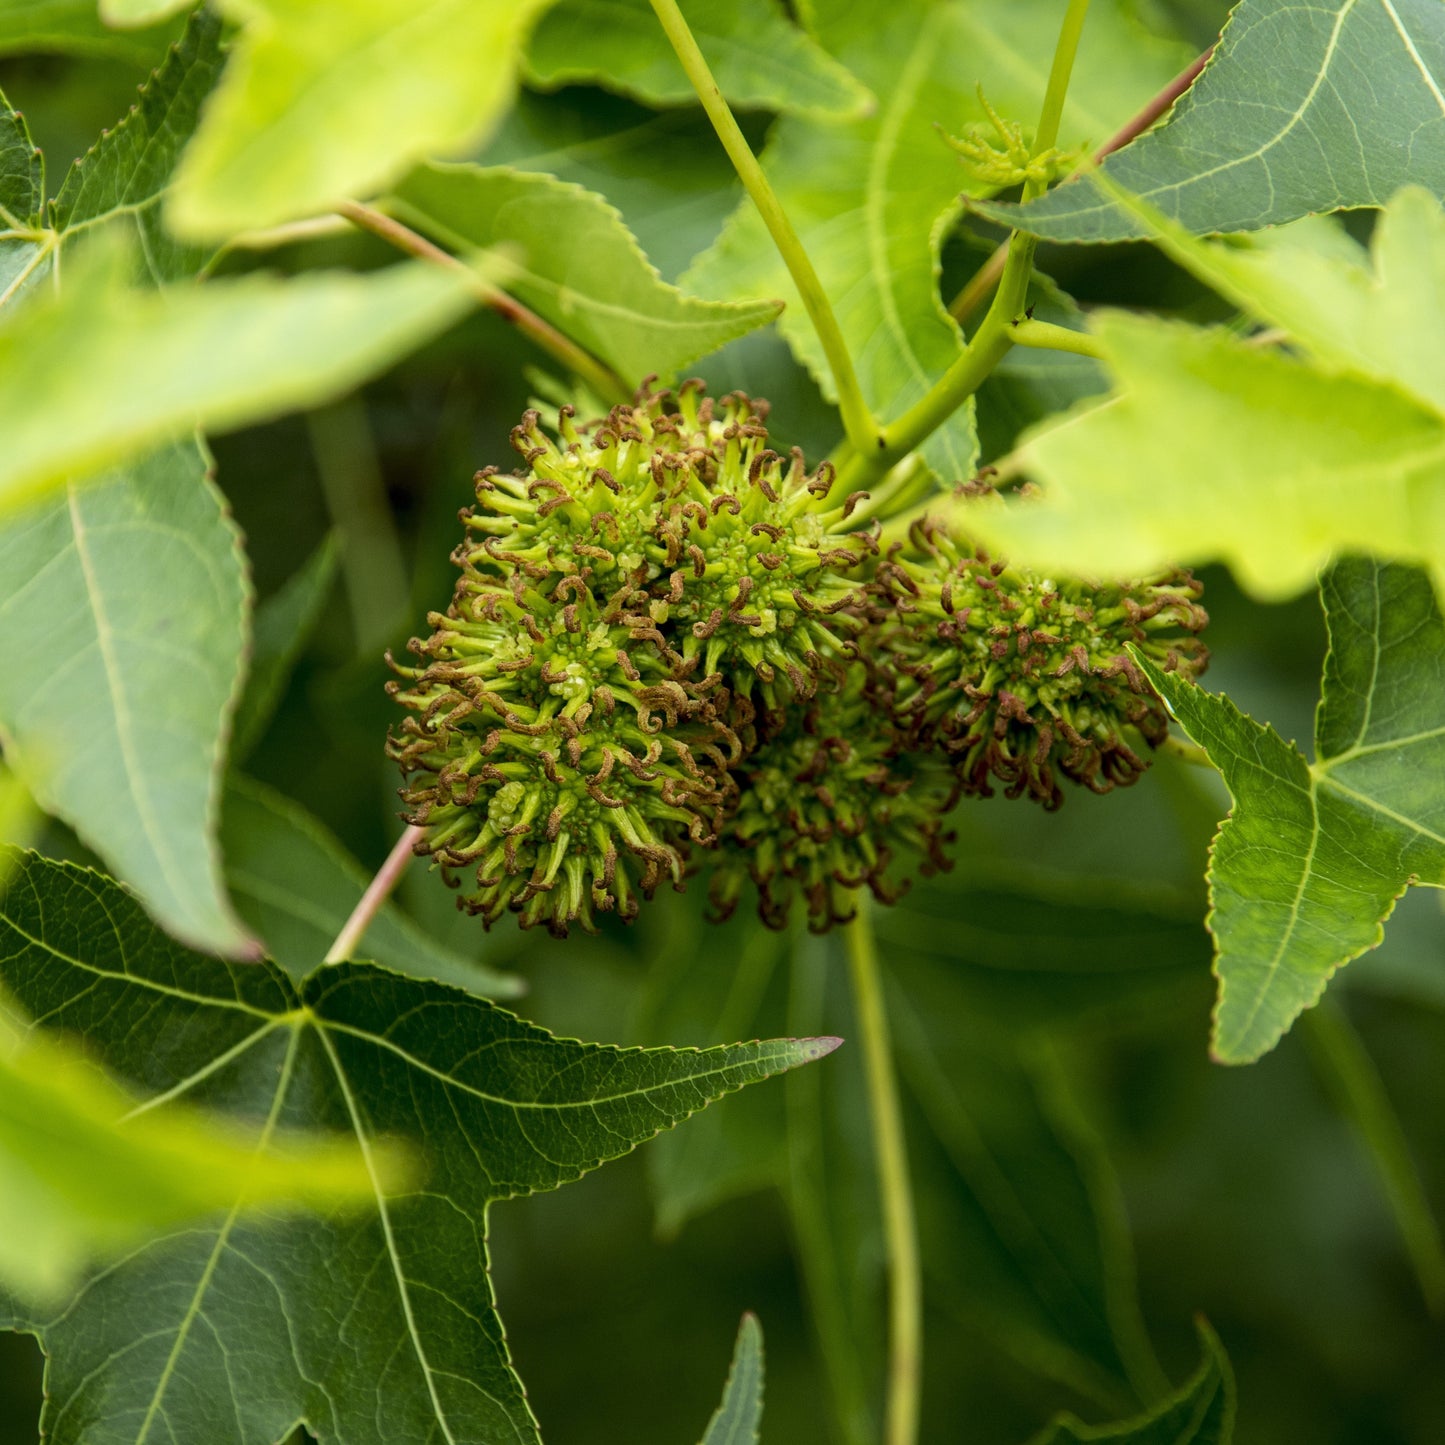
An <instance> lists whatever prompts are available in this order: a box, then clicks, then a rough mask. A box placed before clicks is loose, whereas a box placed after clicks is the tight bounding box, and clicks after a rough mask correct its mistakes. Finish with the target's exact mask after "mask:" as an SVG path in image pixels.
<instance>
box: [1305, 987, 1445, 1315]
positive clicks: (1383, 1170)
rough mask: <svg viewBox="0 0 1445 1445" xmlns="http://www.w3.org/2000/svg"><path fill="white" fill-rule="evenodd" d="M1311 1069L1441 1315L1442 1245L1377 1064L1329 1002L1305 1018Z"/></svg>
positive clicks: (1433, 1309)
mask: <svg viewBox="0 0 1445 1445" xmlns="http://www.w3.org/2000/svg"><path fill="white" fill-rule="evenodd" d="M1302 1022H1303V1024H1304V1026H1305V1027H1304V1037H1305V1041H1306V1043H1307V1044H1308V1045H1309V1048H1310V1052H1311V1054H1312V1055H1313V1056H1314V1060H1315V1065H1316V1067H1317V1068H1318V1069H1319V1071H1320V1073H1321V1074H1322V1075H1323V1076H1324V1079H1325V1082H1326V1084H1327V1085H1328V1086H1329V1088H1330V1089H1331V1091H1332V1092H1333V1093H1334V1094H1335V1096H1336V1097H1337V1098H1338V1100H1339V1103H1340V1107H1341V1108H1342V1109H1343V1111H1344V1113H1345V1116H1346V1117H1347V1118H1348V1119H1349V1121H1350V1123H1351V1124H1353V1125H1354V1127H1355V1131H1356V1133H1357V1134H1358V1135H1359V1138H1360V1142H1361V1143H1362V1144H1363V1145H1364V1146H1365V1148H1366V1150H1367V1151H1368V1152H1369V1155H1370V1158H1371V1160H1372V1161H1373V1162H1374V1165H1375V1169H1376V1170H1377V1172H1378V1173H1379V1176H1380V1183H1381V1184H1382V1185H1383V1186H1384V1190H1385V1196H1386V1198H1387V1199H1388V1200H1389V1202H1390V1209H1391V1211H1392V1212H1393V1214H1394V1216H1395V1223H1396V1224H1397V1225H1398V1227H1399V1230H1400V1234H1401V1236H1402V1237H1403V1238H1404V1241H1405V1248H1406V1250H1407V1251H1408V1252H1409V1255H1410V1259H1411V1261H1412V1263H1413V1264H1414V1266H1415V1277H1416V1279H1417V1280H1418V1281H1419V1284H1420V1292H1421V1294H1423V1295H1424V1296H1425V1303H1426V1305H1427V1306H1428V1307H1429V1310H1430V1313H1431V1314H1432V1315H1434V1316H1435V1317H1436V1318H1437V1319H1439V1318H1441V1317H1442V1316H1445V1245H1442V1243H1441V1240H1440V1230H1439V1227H1438V1226H1437V1225H1436V1223H1435V1220H1434V1217H1433V1216H1432V1215H1431V1213H1430V1204H1429V1201H1428V1200H1427V1199H1426V1197H1425V1189H1424V1186H1423V1185H1422V1184H1421V1182H1420V1175H1419V1173H1418V1171H1417V1170H1416V1168H1415V1162H1414V1160H1413V1159H1412V1158H1411V1157H1410V1144H1409V1141H1408V1140H1407V1139H1406V1138H1405V1131H1404V1130H1403V1129H1402V1128H1401V1127H1400V1120H1399V1118H1398V1117H1397V1115H1396V1114H1395V1110H1394V1107H1393V1106H1392V1105H1391V1103H1390V1096H1389V1095H1388V1094H1387V1093H1386V1092H1385V1084H1384V1080H1383V1079H1381V1078H1380V1073H1379V1070H1378V1069H1376V1067H1375V1061H1374V1060H1373V1059H1372V1058H1371V1057H1370V1055H1369V1053H1368V1052H1367V1051H1366V1049H1365V1045H1364V1042H1363V1040H1361V1038H1360V1036H1359V1034H1357V1033H1356V1032H1355V1030H1354V1028H1353V1027H1352V1026H1351V1024H1350V1021H1349V1019H1348V1017H1346V1015H1345V1012H1344V1010H1343V1009H1342V1008H1340V1006H1339V1005H1338V1004H1337V1003H1335V1002H1334V1001H1333V1000H1332V999H1326V1000H1325V1001H1324V1002H1322V1003H1320V1004H1319V1005H1317V1006H1316V1007H1315V1008H1313V1009H1311V1010H1310V1011H1309V1012H1308V1013H1306V1014H1305V1015H1304V1018H1303V1020H1302Z"/></svg>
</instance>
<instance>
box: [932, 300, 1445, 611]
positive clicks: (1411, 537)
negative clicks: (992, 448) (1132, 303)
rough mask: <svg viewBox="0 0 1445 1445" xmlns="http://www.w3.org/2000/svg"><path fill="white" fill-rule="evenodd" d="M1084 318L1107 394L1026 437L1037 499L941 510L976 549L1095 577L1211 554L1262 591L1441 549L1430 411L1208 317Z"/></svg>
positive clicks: (1443, 516)
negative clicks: (1207, 325)
mask: <svg viewBox="0 0 1445 1445" xmlns="http://www.w3.org/2000/svg"><path fill="white" fill-rule="evenodd" d="M1093 330H1094V334H1095V336H1096V337H1097V339H1098V341H1099V344H1100V346H1101V347H1102V349H1103V352H1104V355H1105V359H1106V362H1107V364H1108V366H1109V368H1110V370H1111V372H1112V373H1113V377H1114V383H1115V387H1116V392H1117V394H1116V395H1115V397H1114V398H1112V399H1111V400H1110V401H1108V402H1107V403H1106V404H1104V405H1101V406H1093V407H1091V408H1090V409H1088V410H1076V411H1074V412H1072V413H1069V414H1068V415H1066V416H1064V417H1062V418H1060V419H1058V420H1056V421H1054V422H1051V423H1047V424H1045V425H1044V426H1042V427H1040V428H1039V429H1037V430H1035V431H1034V432H1032V433H1030V434H1029V435H1027V436H1026V437H1025V438H1024V441H1023V443H1022V445H1021V447H1020V451H1019V459H1020V460H1021V461H1022V462H1023V464H1024V466H1025V467H1026V469H1027V470H1028V471H1029V473H1030V474H1031V475H1032V476H1034V477H1036V478H1037V479H1038V480H1039V481H1040V482H1041V483H1042V484H1043V491H1042V495H1041V496H1031V497H1029V498H1028V499H1026V500H1019V501H1017V502H1014V501H1010V502H1007V503H1005V502H1002V501H1001V500H1000V499H999V498H998V497H990V498H986V499H984V500H983V502H981V503H980V504H978V505H971V506H965V507H963V508H961V509H960V510H959V511H958V512H957V513H956V518H957V520H958V522H959V524H960V525H961V526H963V527H964V528H965V530H967V531H968V533H969V534H970V535H971V536H974V537H975V538H977V540H978V541H980V542H981V543H983V544H984V545H985V546H988V547H990V548H992V549H996V550H997V551H999V552H1001V553H1003V554H1005V555H1007V556H1010V557H1014V558H1016V559H1017V560H1018V561H1020V562H1023V563H1027V564H1028V565H1030V566H1035V567H1039V568H1043V569H1045V570H1050V569H1054V568H1059V569H1062V570H1066V571H1070V572H1075V573H1085V574H1095V575H1104V576H1135V577H1142V576H1148V575H1149V574H1151V573H1153V572H1156V571H1158V570H1159V569H1160V568H1163V567H1168V566H1171V565H1173V564H1174V563H1177V562H1184V563H1198V562H1216V561H1217V562H1223V563H1225V564H1227V565H1228V566H1229V567H1230V568H1231V569H1232V570H1233V571H1234V574H1235V576H1236V577H1237V578H1238V579H1239V582H1240V584H1241V585H1242V586H1243V587H1244V588H1246V589H1247V590H1248V591H1249V592H1251V593H1253V594H1254V595H1255V596H1256V597H1258V598H1260V599H1262V600H1265V601H1278V600H1280V599H1283V598H1285V597H1290V596H1293V595H1294V594H1295V593H1297V592H1300V591H1302V590H1303V589H1304V588H1306V587H1308V586H1310V585H1312V583H1313V581H1314V579H1315V577H1316V576H1317V574H1318V572H1319V569H1320V568H1321V567H1323V566H1325V565H1326V564H1327V563H1328V562H1329V561H1330V559H1331V558H1332V557H1334V556H1335V555H1336V554H1337V553H1339V552H1340V551H1341V550H1344V549H1354V550H1361V551H1369V552H1374V553H1377V554H1379V555H1381V556H1385V557H1394V558H1397V559H1399V560H1403V561H1411V562H1420V563H1429V564H1432V565H1434V566H1436V567H1437V568H1438V567H1440V566H1441V565H1442V563H1445V510H1442V504H1441V501H1440V485H1439V479H1440V477H1441V475H1442V469H1445V417H1442V416H1440V415H1437V414H1433V413H1431V412H1428V411H1426V410H1425V409H1424V408H1422V407H1421V406H1419V405H1417V404H1416V403H1415V402H1414V401H1412V400H1411V399H1410V398H1408V397H1407V396H1405V395H1404V394H1403V393H1402V392H1401V391H1400V390H1399V388H1398V387H1394V386H1390V385H1388V384H1385V383H1382V382H1378V381H1374V380H1372V379H1369V378H1366V377H1360V376H1353V375H1348V374H1344V373H1341V372H1339V371H1337V370H1335V369H1330V370H1324V369H1321V368H1319V367H1317V366H1314V365H1312V364H1311V363H1310V362H1308V361H1306V360H1303V359H1300V358H1298V357H1295V356H1292V355H1289V354H1286V353H1283V352H1279V351H1273V350H1267V349H1265V348H1262V347H1259V346H1255V345H1251V344H1250V343H1249V342H1247V341H1243V340H1241V339H1240V338H1238V337H1236V336H1233V335H1231V334H1229V333H1228V332H1226V331H1223V330H1210V329H1204V328H1200V327H1192V326H1185V325H1182V324H1180V323H1178V322H1172V321H1161V320H1158V319H1156V318H1153V317H1136V316H1130V315H1125V314H1124V313H1122V312H1109V313H1102V314H1099V315H1096V316H1095V318H1094V324H1093Z"/></svg>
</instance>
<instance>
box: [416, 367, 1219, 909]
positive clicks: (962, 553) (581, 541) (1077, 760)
mask: <svg viewBox="0 0 1445 1445" xmlns="http://www.w3.org/2000/svg"><path fill="white" fill-rule="evenodd" d="M765 414H766V407H765V404H762V403H757V402H753V401H750V400H749V399H748V398H747V397H744V396H741V395H732V396H728V397H724V398H722V399H721V400H720V401H714V400H713V399H711V398H709V397H708V396H706V395H705V394H704V393H703V391H702V389H701V387H700V386H699V385H698V384H697V383H686V384H684V385H683V386H682V387H680V388H679V389H678V391H677V392H676V393H675V394H674V393H671V392H666V391H663V392H656V393H652V394H643V395H641V396H640V397H639V399H638V401H637V402H636V403H635V404H634V405H632V406H619V407H616V408H614V409H613V410H612V411H611V412H609V413H608V414H607V415H606V416H605V417H602V418H600V419H599V420H595V421H592V422H589V423H586V424H578V422H577V419H576V416H575V415H574V413H573V412H572V411H571V409H570V408H567V407H564V408H562V411H561V413H560V415H559V417H558V422H557V427H556V429H555V432H549V431H547V430H544V429H543V427H542V425H541V420H540V417H539V415H538V414H537V413H536V412H528V413H527V415H526V416H525V417H524V418H523V420H522V424H521V425H520V426H519V427H518V428H517V429H516V430H515V432H514V433H513V438H512V440H513V445H514V447H515V449H516V451H517V452H518V453H519V455H520V456H521V459H522V463H523V466H522V467H521V468H519V469H518V470H516V471H514V472H511V473H502V472H500V471H499V470H498V469H496V468H494V467H489V468H487V469H486V470H485V471H483V472H481V473H479V474H478V476H477V478H476V493H477V503H476V505H475V506H474V507H470V508H468V509H466V510H464V511H463V512H462V514H461V516H462V521H463V523H464V526H465V538H464V540H463V542H462V544H461V545H460V546H459V547H458V548H457V549H456V551H455V552H454V553H453V561H454V562H455V563H456V565H457V567H458V568H459V570H460V577H459V579H458V582H457V585H456V590H455V593H454V595H453V598H452V601H451V605H450V606H449V607H448V608H447V610H446V612H445V613H432V614H431V615H430V616H429V617H428V623H429V625H430V627H431V633H430V635H429V636H428V637H427V638H425V639H413V640H412V642H411V644H410V650H411V652H412V653H413V654H414V657H415V662H414V664H411V665H403V664H401V663H399V662H397V661H395V660H392V667H393V669H394V670H395V671H396V672H397V674H398V675H399V676H398V680H397V681H393V682H392V683H390V684H388V688H389V690H390V692H391V693H392V695H393V696H394V697H395V698H396V700H397V701H398V702H399V703H401V704H402V706H403V707H404V708H405V709H406V716H405V717H404V718H403V720H402V722H401V724H400V725H399V727H398V728H397V729H396V730H395V731H394V732H393V733H392V735H391V737H390V739H389V740H388V750H389V752H390V754H391V756H392V757H393V758H395V759H396V761H397V762H398V763H399V764H400V765H401V768H402V771H403V773H404V775H405V776H406V779H407V782H406V786H405V787H404V788H403V790H402V798H403V801H404V802H405V804H406V808H407V811H406V817H407V819H408V821H409V822H411V823H412V824H414V825H416V826H418V827H420V828H421V829H423V830H424V835H423V839H422V841H421V842H420V843H419V844H418V845H417V846H418V851H419V852H423V853H426V854H430V855H431V856H432V857H433V859H434V860H435V861H436V863H437V864H438V865H439V866H440V868H441V870H442V872H443V874H444V875H445V876H446V877H447V879H448V881H449V882H451V883H453V884H454V885H455V886H460V885H461V884H462V883H463V881H464V880H465V881H466V882H467V886H466V888H465V889H463V892H462V893H461V895H460V897H459V904H460V905H461V906H463V907H465V908H466V909H468V910H469V911H471V912H473V913H477V914H480V915H481V917H482V918H483V919H484V920H485V921H486V922H487V923H489V924H490V923H492V922H495V921H496V920H497V919H499V918H501V917H503V916H504V915H505V914H506V913H508V912H511V913H515V914H516V915H518V917H519V919H520V921H521V923H522V925H523V926H524V927H528V926H531V925H534V924H545V925H546V926H547V927H548V928H550V929H551V930H552V931H553V932H554V933H559V934H561V933H565V932H566V931H567V929H568V927H569V925H571V924H574V923H575V924H578V925H579V926H581V927H583V928H589V929H590V928H592V927H593V926H594V922H595V916H596V915H597V914H599V913H607V912H616V913H617V914H619V915H620V916H621V917H623V918H625V919H630V918H632V917H633V916H634V915H635V914H636V912H637V909H638V906H639V900H641V899H645V898H648V897H650V896H651V895H652V894H653V892H654V891H655V890H656V889H657V888H659V887H660V886H661V885H662V884H664V883H669V884H671V885H673V886H674V887H678V888H681V887H682V886H683V884H684V882H685V881H686V879H687V878H688V877H689V876H691V875H693V874H698V873H706V874H707V883H708V889H709V896H710V899H711V902H712V904H713V907H714V910H715V912H716V913H717V914H719V915H726V914H727V913H730V912H731V911H732V910H733V909H734V908H735V907H736V906H737V904H738V902H739V899H740V898H741V896H742V894H743V892H744V891H745V889H747V888H748V887H749V886H752V887H753V888H755V889H756V891H757V895H758V899H759V906H760V910H761V913H762V916H763V918H764V919H765V920H766V921H767V922H768V923H769V924H771V925H773V926H775V927H781V926H783V924H784V922H785V921H786V919H787V917H788V915H789V913H790V911H791V909H792V906H793V904H794V902H795V900H800V901H801V904H802V906H803V907H804V909H805V910H806V913H807V918H808V922H809V924H810V926H811V927H813V928H814V929H815V930H819V931H821V930H823V929H826V928H828V927H831V926H832V925H834V924H836V923H839V922H843V921H845V920H846V919H848V918H849V917H851V916H852V913H853V911H854V907H855V903H854V899H855V895H856V891H857V890H858V889H859V888H861V887H864V886H866V887H868V888H870V889H871V890H872V892H873V893H874V894H875V895H876V896H878V897H879V898H880V899H883V900H885V901H886V900H891V899H892V898H894V897H896V896H897V893H898V891H899V890H900V889H901V887H903V886H906V881H907V876H908V874H909V873H910V872H911V871H914V870H918V871H923V872H929V871H932V870H933V869H935V868H940V867H946V866H947V859H946V856H945V853H944V848H945V845H946V844H947V842H948V841H949V839H950V837H951V835H950V834H948V833H946V832H945V819H946V817H947V814H948V813H949V812H950V810H951V809H952V807H953V806H954V804H955V803H956V802H957V801H958V799H959V798H960V797H961V796H962V795H964V794H987V793H988V792H989V791H990V787H991V784H992V782H993V781H998V782H1001V783H1002V784H1003V785H1004V787H1005V789H1006V791H1007V792H1008V793H1009V795H1010V796H1019V795H1023V794H1027V795H1029V796H1031V797H1034V798H1036V799H1038V800H1040V801H1042V802H1043V803H1044V804H1045V805H1046V806H1048V807H1055V806H1057V804H1058V802H1059V801H1060V799H1061V796H1062V794H1061V790H1060V786H1059V779H1060V777H1063V778H1068V779H1071V780H1073V781H1075V782H1078V783H1081V784H1083V785H1084V786H1085V787H1088V788H1092V789H1094V790H1095V791H1104V790H1106V789H1108V788H1110V787H1113V786H1115V785H1117V784H1123V783H1129V782H1132V781H1133V780H1134V779H1135V778H1136V777H1137V776H1138V775H1139V773H1141V772H1142V771H1143V769H1144V767H1145V766H1146V763H1145V756H1144V754H1145V751H1146V750H1147V748H1148V747H1149V746H1151V745H1156V744H1157V743H1158V742H1159V741H1161V740H1162V738H1163V737H1164V735H1165V733H1166V731H1167V727H1168V719H1167V715H1166V714H1165V712H1164V710H1163V706H1162V704H1161V703H1160V702H1159V700H1158V699H1157V698H1156V697H1155V696H1154V694H1153V693H1152V692H1151V691H1150V689H1149V687H1148V685H1147V683H1146V682H1145V680H1144V677H1143V675H1142V673H1141V672H1140V670H1139V668H1138V667H1137V665H1136V664H1135V662H1134V661H1133V659H1132V658H1131V657H1130V655H1129V653H1128V651H1126V644H1128V645H1132V646H1134V647H1136V648H1138V649H1139V650H1140V651H1141V652H1143V653H1144V654H1145V655H1147V656H1149V657H1151V658H1153V659H1154V660H1156V661H1158V662H1159V663H1160V664H1161V665H1162V666H1163V667H1165V668H1166V669H1173V668H1184V669H1186V670H1188V671H1191V672H1197V671H1198V670H1199V669H1200V668H1201V667H1202V666H1203V662H1204V651H1203V648H1202V646H1201V645H1200V643H1199V640H1198V636H1197V634H1198V632H1199V630H1200V628H1201V627H1202V626H1203V624H1204V621H1205V614H1204V612H1203V609H1202V608H1201V607H1200V606H1199V604H1198V597H1199V592H1200V589H1199V585H1198V584H1197V583H1196V582H1195V581H1194V580H1193V579H1192V578H1190V577H1189V576H1188V575H1187V574H1171V575H1169V576H1163V577H1158V578H1154V579H1150V580H1147V581H1144V582H1136V583H1129V584H1097V583H1087V582H1084V581H1081V580H1078V579H1059V580H1057V581H1055V580H1051V579H1047V578H1043V577H1039V576H1036V575H1033V574H1030V573H1028V572H1026V571H1024V570H1022V569H1018V568H1013V567H1008V566H1005V565H1004V564H1002V563H1000V562H995V561H991V560H990V559H989V558H988V557H986V556H985V555H983V553H981V552H979V551H977V550H976V549H974V548H973V547H972V546H971V545H970V544H968V543H966V542H963V541H961V540H960V539H959V538H958V537H957V536H956V535H955V534H953V533H951V532H950V531H948V530H947V529H945V528H944V527H943V526H942V525H940V524H939V523H937V522H936V521H931V520H927V519H925V520H923V521H921V522H919V523H917V524H915V526H914V527H913V528H912V530H911V531H910V532H909V534H908V537H907V540H906V542H894V543H893V544H892V545H890V546H888V547H886V548H885V547H883V546H882V545H881V541H880V528H879V525H878V523H877V522H876V521H874V522H872V523H871V524H870V525H868V526H866V527H863V526H859V525H858V524H857V523H856V521H850V517H852V516H853V515H854V512H855V508H856V507H857V506H858V504H859V502H860V501H862V500H863V498H862V496H861V494H860V495H855V496H853V497H849V498H846V499H843V500H841V501H839V500H837V499H835V498H834V497H833V495H832V493H833V490H834V488H833V476H832V470H831V468H830V467H829V466H828V465H827V464H826V463H824V464H823V465H822V466H821V467H819V468H818V469H817V470H816V471H815V472H811V473H810V472H809V471H808V470H807V468H806V466H805V464H804V461H803V458H802V456H801V454H800V453H799V452H797V451H796V450H794V451H792V452H790V453H789V454H787V455H786V456H784V455H780V454H779V453H778V452H776V451H774V450H773V449H771V448H770V447H769V446H768V444H767V443H768V434H767V430H766V427H765V425H764V421H765ZM859 515H861V513H859Z"/></svg>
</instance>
